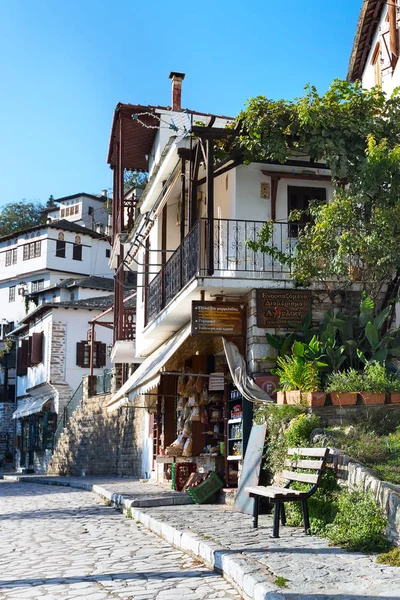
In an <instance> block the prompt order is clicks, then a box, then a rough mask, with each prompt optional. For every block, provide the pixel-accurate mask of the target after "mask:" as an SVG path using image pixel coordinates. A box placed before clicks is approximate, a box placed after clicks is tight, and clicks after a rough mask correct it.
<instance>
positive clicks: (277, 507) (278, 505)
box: [272, 502, 281, 538]
mask: <svg viewBox="0 0 400 600" xmlns="http://www.w3.org/2000/svg"><path fill="white" fill-rule="evenodd" d="M280 513H281V503H280V502H275V507H274V529H273V532H272V537H274V538H278V537H279V517H280Z"/></svg>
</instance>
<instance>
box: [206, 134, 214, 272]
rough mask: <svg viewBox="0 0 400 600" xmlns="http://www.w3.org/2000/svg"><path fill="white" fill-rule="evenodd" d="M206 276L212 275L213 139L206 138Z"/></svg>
mask: <svg viewBox="0 0 400 600" xmlns="http://www.w3.org/2000/svg"><path fill="white" fill-rule="evenodd" d="M207 234H208V235H207V237H208V239H207V247H208V252H207V254H208V256H207V274H208V275H214V139H213V138H212V137H211V138H207Z"/></svg>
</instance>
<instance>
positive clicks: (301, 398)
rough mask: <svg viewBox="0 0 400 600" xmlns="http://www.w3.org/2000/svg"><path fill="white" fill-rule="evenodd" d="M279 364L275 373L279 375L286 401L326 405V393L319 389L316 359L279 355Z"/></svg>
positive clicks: (309, 404) (308, 404)
mask: <svg viewBox="0 0 400 600" xmlns="http://www.w3.org/2000/svg"><path fill="white" fill-rule="evenodd" d="M277 364H278V367H277V368H276V369H275V371H274V374H276V375H277V376H278V377H279V379H280V390H281V391H283V392H284V393H285V398H284V403H286V404H306V405H307V406H324V404H325V398H326V394H325V392H321V391H319V390H320V379H319V372H318V366H317V364H316V363H315V362H314V361H310V360H305V359H304V357H302V356H299V355H292V356H284V357H278V359H277ZM280 403H282V402H280Z"/></svg>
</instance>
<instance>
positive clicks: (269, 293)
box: [257, 290, 311, 328]
mask: <svg viewBox="0 0 400 600" xmlns="http://www.w3.org/2000/svg"><path fill="white" fill-rule="evenodd" d="M309 310H311V292H310V291H309V290H257V327H274V328H277V327H287V326H290V325H291V324H292V323H301V321H302V320H303V319H304V317H305V316H306V314H307V313H308V311H309Z"/></svg>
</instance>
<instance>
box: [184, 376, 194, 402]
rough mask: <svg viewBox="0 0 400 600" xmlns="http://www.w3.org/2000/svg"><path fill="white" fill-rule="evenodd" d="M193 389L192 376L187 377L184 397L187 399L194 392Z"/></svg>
mask: <svg viewBox="0 0 400 600" xmlns="http://www.w3.org/2000/svg"><path fill="white" fill-rule="evenodd" d="M194 387H195V378H194V377H193V375H189V377H188V380H187V383H186V388H185V394H184V396H186V397H187V398H188V397H189V396H190V395H191V394H193V392H194V391H195V390H194V389H193V388H194Z"/></svg>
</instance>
